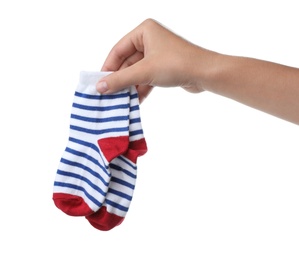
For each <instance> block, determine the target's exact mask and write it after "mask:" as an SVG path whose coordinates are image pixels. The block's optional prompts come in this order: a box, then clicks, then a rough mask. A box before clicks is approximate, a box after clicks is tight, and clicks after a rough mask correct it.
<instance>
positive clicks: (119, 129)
mask: <svg viewBox="0 0 299 260" xmlns="http://www.w3.org/2000/svg"><path fill="white" fill-rule="evenodd" d="M107 73H108V72H81V74H80V80H79V84H78V86H77V89H76V91H75V95H74V101H73V105H72V111H71V119H70V132H69V139H68V142H67V146H66V149H65V151H64V152H63V155H62V157H61V160H60V162H59V166H58V169H57V172H56V176H55V181H54V187H53V201H54V203H55V205H56V206H57V207H58V208H59V209H60V210H62V211H63V212H64V213H66V214H67V215H70V216H84V217H85V218H86V219H87V220H88V221H89V223H90V224H91V225H92V226H93V227H95V228H96V229H99V230H103V231H107V230H110V229H112V228H114V227H115V226H117V225H119V224H120V223H122V221H123V220H124V218H125V216H126V213H127V212H128V209H129V206H130V203H131V200H132V196H133V192H134V188H135V183H136V177H137V158H138V157H139V156H142V155H144V154H145V153H146V152H147V146H146V141H145V138H144V135H143V130H142V126H141V120H140V112H139V101H138V94H137V91H136V88H135V87H134V86H131V87H129V88H127V89H125V90H122V91H120V92H117V93H115V94H107V95H101V94H99V93H98V92H97V91H96V87H95V85H96V83H97V82H98V81H99V80H100V78H101V77H103V76H105V75H107Z"/></svg>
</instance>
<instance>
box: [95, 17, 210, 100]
mask: <svg viewBox="0 0 299 260" xmlns="http://www.w3.org/2000/svg"><path fill="white" fill-rule="evenodd" d="M208 53H210V52H209V51H207V50H204V49H202V48H200V47H198V46H195V45H193V44H191V43H190V42H188V41H186V40H184V39H182V38H181V37H179V36H177V35H176V34H174V33H172V32H171V31H169V30H168V29H166V28H165V27H163V26H162V25H161V24H159V23H158V22H156V21H154V20H152V19H147V20H145V21H144V22H142V23H141V24H140V25H139V26H137V27H136V28H135V29H134V30H133V31H131V32H130V33H128V34H127V35H125V36H124V37H123V38H122V39H121V40H120V41H119V42H118V43H117V44H116V45H115V46H114V47H113V48H112V50H111V51H110V53H109V55H108V57H107V59H106V61H105V62H104V64H103V67H102V71H114V73H112V74H110V75H108V76H106V77H104V78H103V79H101V80H100V82H99V83H98V84H97V90H98V91H99V92H100V93H107V94H108V93H113V92H117V91H120V90H121V89H123V88H125V87H128V86H130V85H136V87H137V90H138V93H139V98H140V102H142V101H143V100H144V99H145V98H146V97H147V96H148V94H149V93H150V92H151V90H152V89H153V87H154V86H162V87H171V86H181V87H182V88H184V89H185V90H187V91H189V92H192V93H199V92H201V91H203V89H202V87H201V82H200V78H201V77H199V75H198V70H199V69H200V66H199V65H200V61H202V60H203V59H200V58H198V56H201V57H204V56H205V55H204V54H208ZM197 54H198V55H197ZM196 74H197V75H196Z"/></svg>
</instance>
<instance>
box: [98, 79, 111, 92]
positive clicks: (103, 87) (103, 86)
mask: <svg viewBox="0 0 299 260" xmlns="http://www.w3.org/2000/svg"><path fill="white" fill-rule="evenodd" d="M96 87H97V91H98V92H100V93H105V92H106V91H107V90H108V85H107V82H106V81H100V82H98V83H97V85H96Z"/></svg>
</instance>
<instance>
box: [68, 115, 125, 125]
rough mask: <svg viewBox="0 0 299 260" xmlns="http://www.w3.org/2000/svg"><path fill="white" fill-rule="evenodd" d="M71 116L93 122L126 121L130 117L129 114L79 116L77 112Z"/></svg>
mask: <svg viewBox="0 0 299 260" xmlns="http://www.w3.org/2000/svg"><path fill="white" fill-rule="evenodd" d="M71 118H73V119H77V120H81V121H86V122H92V123H106V122H114V121H126V120H128V119H129V116H113V117H106V118H92V117H86V116H79V115H75V114H71Z"/></svg>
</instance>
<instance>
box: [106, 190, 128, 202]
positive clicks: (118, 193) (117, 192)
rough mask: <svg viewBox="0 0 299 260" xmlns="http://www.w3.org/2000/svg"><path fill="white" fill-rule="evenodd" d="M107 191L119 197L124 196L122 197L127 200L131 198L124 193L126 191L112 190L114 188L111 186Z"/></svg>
mask: <svg viewBox="0 0 299 260" xmlns="http://www.w3.org/2000/svg"><path fill="white" fill-rule="evenodd" d="M108 192H109V193H112V194H115V195H117V196H119V197H121V198H124V199H127V200H129V201H131V200H132V198H133V197H132V196H129V195H128V194H126V193H124V192H121V191H118V190H114V189H112V188H110V189H109V190H108Z"/></svg>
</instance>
